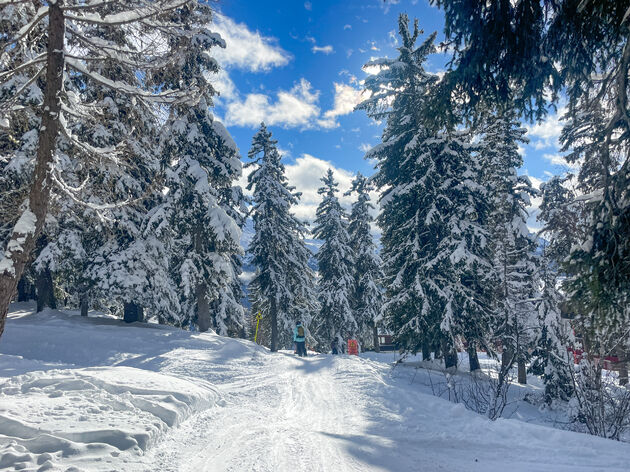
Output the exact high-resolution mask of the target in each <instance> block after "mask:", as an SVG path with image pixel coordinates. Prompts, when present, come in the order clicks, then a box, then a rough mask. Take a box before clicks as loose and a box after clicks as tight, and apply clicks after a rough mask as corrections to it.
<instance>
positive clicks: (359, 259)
mask: <svg viewBox="0 0 630 472" xmlns="http://www.w3.org/2000/svg"><path fill="white" fill-rule="evenodd" d="M370 190H372V184H371V183H370V181H369V180H368V179H367V178H366V177H364V176H363V175H361V173H360V172H359V173H358V174H357V176H356V177H355V178H354V180H353V181H352V187H351V189H350V190H349V191H348V192H347V193H346V194H347V195H351V194H354V193H356V195H357V197H356V200H355V202H354V203H353V204H352V210H351V212H350V218H349V225H348V235H349V236H350V247H351V248H352V250H353V252H354V266H353V267H354V290H353V293H352V299H351V306H352V310H353V311H354V318H355V320H356V322H357V325H358V327H359V331H358V333H359V339H360V341H361V342H362V344H363V345H364V346H367V347H369V346H373V345H375V343H376V342H377V341H375V339H374V338H375V336H376V334H377V333H376V329H377V325H378V324H379V323H380V321H381V307H382V305H383V292H382V288H381V286H380V282H381V279H382V278H383V271H382V269H381V265H382V261H381V259H380V257H379V256H378V254H377V252H376V244H375V243H374V238H373V237H372V232H371V224H372V222H373V221H374V218H373V217H372V215H371V211H372V210H374V205H372V203H371V202H370V194H369V192H370Z"/></svg>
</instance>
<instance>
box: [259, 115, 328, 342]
mask: <svg viewBox="0 0 630 472" xmlns="http://www.w3.org/2000/svg"><path fill="white" fill-rule="evenodd" d="M276 144H277V141H275V140H274V139H272V137H271V132H269V131H268V130H267V127H266V126H265V124H264V123H262V124H261V125H260V129H259V130H258V132H257V133H256V134H255V135H254V137H253V139H252V147H251V149H250V151H249V154H248V156H249V158H250V159H252V162H250V163H248V164H247V165H248V166H252V167H253V170H252V172H251V173H250V174H249V176H248V186H247V188H248V189H250V190H253V203H254V204H253V209H252V214H253V219H254V231H255V235H254V238H253V239H252V241H251V243H250V245H249V252H250V253H251V255H252V263H253V264H254V265H255V266H256V275H255V276H254V279H253V280H252V281H251V283H250V284H249V291H250V299H251V301H252V308H253V311H254V312H256V313H257V312H260V313H261V314H262V316H263V323H264V325H265V327H266V328H267V329H266V330H267V333H268V335H269V340H268V341H269V345H270V347H271V350H272V351H276V350H277V349H279V348H280V347H285V348H288V347H289V346H290V345H291V343H292V340H293V338H292V336H293V327H294V326H295V322H296V321H301V322H302V323H303V324H304V325H305V326H306V327H308V326H309V324H310V323H311V319H312V317H313V315H314V312H315V310H316V294H315V292H314V289H315V286H314V274H313V271H312V270H311V269H310V267H309V266H308V260H309V257H310V251H309V250H308V249H307V248H306V246H305V244H304V232H305V228H304V225H303V223H301V222H300V221H299V220H298V219H297V218H296V217H295V215H293V214H292V213H291V206H292V205H296V204H297V203H298V202H299V199H300V195H301V194H299V193H297V192H295V188H294V187H292V186H290V185H289V183H288V180H287V177H286V175H285V168H284V165H283V164H282V161H281V156H280V153H279V152H278V149H277V147H276Z"/></svg>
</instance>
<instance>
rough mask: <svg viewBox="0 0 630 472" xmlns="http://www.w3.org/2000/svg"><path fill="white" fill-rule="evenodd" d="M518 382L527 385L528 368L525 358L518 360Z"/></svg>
mask: <svg viewBox="0 0 630 472" xmlns="http://www.w3.org/2000/svg"><path fill="white" fill-rule="evenodd" d="M518 383H520V384H521V385H527V368H526V366H525V361H524V360H523V359H519V360H518Z"/></svg>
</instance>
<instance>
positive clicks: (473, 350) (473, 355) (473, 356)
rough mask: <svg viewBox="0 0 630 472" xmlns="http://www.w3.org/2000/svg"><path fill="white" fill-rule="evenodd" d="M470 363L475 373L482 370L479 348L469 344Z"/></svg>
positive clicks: (471, 369)
mask: <svg viewBox="0 0 630 472" xmlns="http://www.w3.org/2000/svg"><path fill="white" fill-rule="evenodd" d="M468 363H469V364H470V371H471V372H474V371H476V370H480V369H481V366H480V365H479V356H477V346H476V345H475V343H469V344H468Z"/></svg>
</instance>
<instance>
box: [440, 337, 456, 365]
mask: <svg viewBox="0 0 630 472" xmlns="http://www.w3.org/2000/svg"><path fill="white" fill-rule="evenodd" d="M442 352H443V353H444V367H445V368H446V369H447V370H449V369H451V370H455V369H457V351H455V349H454V348H453V343H452V342H451V341H450V340H447V339H444V340H442Z"/></svg>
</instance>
